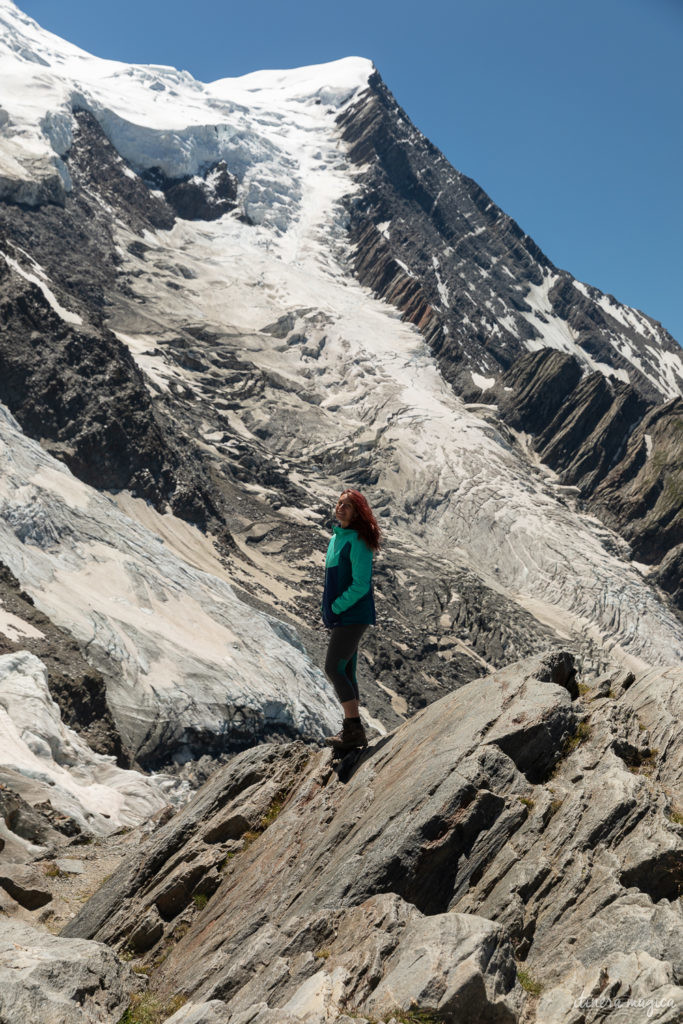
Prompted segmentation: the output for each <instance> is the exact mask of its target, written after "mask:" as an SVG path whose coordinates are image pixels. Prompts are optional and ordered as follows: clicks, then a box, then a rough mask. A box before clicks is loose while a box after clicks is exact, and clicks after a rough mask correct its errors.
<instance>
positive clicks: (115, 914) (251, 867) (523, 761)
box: [65, 654, 683, 1024]
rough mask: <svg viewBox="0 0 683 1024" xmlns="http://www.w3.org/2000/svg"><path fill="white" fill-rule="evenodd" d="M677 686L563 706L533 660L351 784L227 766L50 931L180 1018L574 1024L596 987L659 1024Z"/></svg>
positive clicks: (338, 775)
mask: <svg viewBox="0 0 683 1024" xmlns="http://www.w3.org/2000/svg"><path fill="white" fill-rule="evenodd" d="M680 678H681V675H680V671H679V670H668V671H667V672H661V671H660V672H659V674H658V675H657V678H656V681H655V680H654V677H652V678H651V677H649V676H643V677H642V678H639V679H636V680H635V681H633V676H626V675H624V674H623V673H622V674H621V675H619V676H617V675H614V676H612V677H608V678H606V679H601V680H594V681H593V682H592V683H591V684H590V686H587V685H586V684H585V683H584V682H582V683H581V686H580V689H581V694H580V695H579V697H578V698H575V699H574V700H572V696H571V693H570V691H572V692H574V693H577V690H578V688H577V682H576V679H575V666H574V664H573V660H572V658H571V657H570V656H568V655H566V654H565V655H561V656H555V657H554V658H542V659H538V658H537V659H532V660H530V661H527V662H522V663H519V664H517V665H515V666H510V667H508V668H507V669H503V670H501V671H499V672H496V673H495V674H494V675H493V676H489V677H487V678H485V679H481V680H477V681H474V682H472V683H470V684H468V685H467V686H465V687H462V688H461V689H460V690H458V691H456V692H455V693H453V694H451V695H450V696H448V697H446V698H444V699H443V700H441V701H439V702H437V703H436V704H433V705H431V706H430V707H429V708H426V709H424V710H423V711H421V712H419V713H418V714H417V715H415V716H414V717H413V719H412V720H410V721H409V722H406V723H405V724H404V725H403V726H401V728H400V729H398V730H397V731H396V732H395V733H393V734H392V735H391V736H389V737H387V738H386V739H383V740H381V741H379V742H378V743H377V744H376V745H375V746H374V748H371V749H370V750H369V751H367V752H366V753H364V754H363V755H362V756H361V757H360V760H359V761H358V763H357V764H356V765H353V764H348V765H346V764H345V763H342V764H341V766H338V767H337V769H336V770H335V768H334V766H333V765H332V764H331V762H330V759H329V754H327V753H313V754H312V756H310V758H309V760H308V761H307V762H306V763H304V762H303V760H302V759H303V758H305V756H306V754H305V751H304V749H303V748H302V747H301V746H293V747H284V748H282V747H281V748H262V750H261V751H259V750H252V751H249V752H245V753H244V754H241V755H239V756H238V757H236V758H235V759H234V760H233V761H232V762H231V763H230V764H229V765H227V766H226V767H225V768H223V769H221V770H220V772H219V773H217V775H216V776H214V778H213V779H211V780H209V782H207V783H206V784H205V786H204V788H203V789H202V791H201V792H200V793H199V794H198V796H197V797H196V799H195V802H194V803H193V804H191V805H190V806H188V808H186V809H185V810H184V811H182V812H181V813H180V814H179V815H178V816H177V818H176V819H174V820H173V821H172V822H170V823H169V824H168V825H166V826H164V827H163V828H162V829H161V830H160V831H159V832H158V833H156V834H155V836H154V837H152V838H151V839H150V840H149V841H148V842H147V844H146V845H145V846H144V847H143V848H142V850H141V851H140V853H139V855H136V857H135V858H134V859H133V858H131V859H130V860H129V861H128V862H127V863H124V864H123V865H122V867H121V868H120V869H119V870H118V871H117V872H116V873H115V874H114V875H113V876H112V878H111V879H110V880H109V881H108V882H107V883H106V884H105V886H104V887H103V889H102V890H101V891H100V893H98V894H97V896H96V897H95V898H94V899H93V900H92V901H91V902H90V904H88V905H86V907H85V908H84V909H83V911H82V912H81V914H80V915H79V916H78V917H77V918H76V919H75V920H74V921H73V922H72V923H71V924H70V925H69V926H68V927H67V929H66V931H65V934H66V935H69V936H83V937H95V938H97V939H99V940H105V941H108V942H111V943H114V944H115V945H118V946H119V947H123V946H125V945H128V946H129V947H130V948H133V949H136V951H137V953H138V955H142V956H144V959H145V962H146V963H148V964H149V965H151V967H152V982H151V984H152V989H153V990H154V991H156V992H158V994H159V995H160V997H161V998H168V997H170V996H171V995H173V994H178V993H180V994H182V995H183V996H185V997H187V998H188V1001H189V1002H188V1005H187V1007H186V1008H185V1010H184V1011H180V1015H179V1017H178V1020H179V1021H180V1020H182V1019H183V1016H182V1014H183V1012H184V1013H185V1014H190V1013H196V1014H197V1019H198V1020H201V1019H202V1017H201V1014H202V1013H206V1014H207V1017H206V1019H207V1021H208V1020H211V1019H212V1017H211V1016H210V1015H209V1014H213V1015H214V1016H216V1019H217V1020H225V1021H226V1022H230V1024H237V1022H243V1021H244V1022H246V1021H252V1020H253V1021H256V1020H259V1021H263V1022H264V1024H265V1022H266V1021H270V1020H271V1019H272V1020H275V1016H274V1014H280V1015H281V1016H280V1017H279V1018H278V1019H280V1020H289V1017H291V1018H292V1019H293V1020H297V1019H299V1020H301V1019H304V1018H305V1019H306V1020H309V1021H313V1020H315V1021H319V1020H320V1021H322V1020H328V1019H334V1015H335V1013H337V1014H341V1013H342V1012H343V1011H344V1009H349V1010H353V1012H354V1013H359V1014H360V1015H361V1017H364V1018H366V1019H368V1018H372V1019H378V1018H381V1019H388V1018H389V1016H390V1014H391V1011H392V1009H393V1010H396V1009H398V1008H401V1007H402V1008H403V1009H404V1010H406V1009H407V1008H408V1007H410V1006H411V1005H417V1006H419V1007H420V1008H421V1009H422V1010H424V1011H430V1012H434V1013H437V1012H440V1013H442V1014H443V1015H444V1019H447V1020H450V1019H454V1020H455V1019H458V1020H460V1019H467V1020H472V1021H474V1020H477V1019H479V1020H482V1019H491V1020H501V1021H508V1020H509V1021H515V1020H517V1019H519V1016H520V1014H521V1013H522V1012H524V1013H525V1014H526V1019H537V1020H539V1021H543V1024H545V1022H546V1020H548V1019H553V1020H557V1021H558V1022H559V1021H564V1022H566V1024H569V1022H570V1021H573V1020H574V1019H575V1018H574V1017H573V1016H572V1014H574V1013H575V1011H574V1009H573V1003H574V1000H578V999H580V998H581V997H586V995H587V993H589V992H590V991H592V988H593V987H594V986H595V985H596V984H598V978H599V975H600V972H601V970H603V968H604V970H605V971H606V972H607V976H608V983H609V986H610V990H611V992H612V996H613V997H614V998H616V997H617V995H624V994H627V993H629V992H631V993H632V994H633V996H634V997H636V996H637V997H638V998H654V997H655V996H656V997H660V996H661V997H663V998H665V1000H666V999H668V998H669V997H670V998H671V999H673V1003H672V1005H673V1006H675V1008H676V1011H678V1009H679V1008H680V1007H681V1006H683V989H681V988H680V987H677V983H678V979H679V978H680V970H681V964H680V963H679V956H680V949H679V945H678V941H677V935H678V934H679V931H680V927H681V924H682V921H681V908H680V903H679V902H678V900H677V897H678V894H679V891H680V885H681V881H682V878H681V872H680V864H681V858H680V851H681V835H682V832H683V830H682V829H681V826H680V825H679V824H677V823H676V816H675V805H674V804H673V803H672V797H671V796H669V795H668V791H669V790H670V786H671V785H672V784H674V783H675V780H676V779H677V778H678V774H679V773H680V770H681V766H680V763H679V762H680V752H676V749H677V748H676V743H675V741H674V740H673V728H674V727H673V722H674V720H675V715H676V714H677V713H678V711H677V702H680V696H679V694H680ZM653 686H654V689H653ZM649 692H653V693H656V694H657V696H656V697H650V696H647V694H648V693H649ZM665 708H666V713H664V709H665ZM650 723H652V724H653V725H655V728H656V730H657V735H656V737H655V736H654V735H653V734H651V733H650ZM655 741H656V742H657V743H661V744H662V746H661V747H660V748H657V749H656V748H655ZM274 798H277V799H278V806H275V807H274V806H273V799H274ZM269 801H270V803H269ZM280 802H282V805H281V806H280ZM268 808H270V811H269V810H268ZM264 810H265V813H264ZM238 836H239V837H240V838H237V837H238ZM209 860H211V865H212V866H210V865H209ZM214 868H215V873H212V872H213V871H214ZM206 878H211V879H214V881H212V882H211V884H210V886H209V888H208V889H205V890H202V891H201V892H200V889H201V885H202V884H203V883H202V879H206ZM195 889H196V896H197V897H199V896H201V895H206V899H199V898H197V899H194V898H193V892H195ZM155 922H156V924H155ZM615 922H616V924H615ZM143 950H144V953H143ZM646 962H647V963H650V964H651V965H652V970H651V971H650V973H649V974H646V973H645V972H644V964H645V963H646ZM408 965H411V966H410V967H409V966H408ZM516 974H518V976H519V978H520V979H521V982H520V984H515V982H514V979H515V975H516ZM648 986H649V988H648ZM525 987H526V994H525ZM531 990H533V992H535V993H536V994H535V995H534V994H533V992H532V991H531ZM221 1003H222V1007H221V1006H220V1005H219V1004H221ZM522 1003H525V1007H526V1008H525V1009H524V1010H523V1011H522ZM200 1007H206V1008H205V1009H199V1008H200ZM534 1007H537V1014H538V1015H537V1016H536V1017H535V1016H534V1014H535V1012H536V1011H535V1010H534ZM541 1007H542V1008H541ZM219 1012H222V1013H223V1016H222V1017H221V1016H219ZM667 1012H668V1011H667ZM458 1013H462V1014H463V1016H462V1018H461V1017H459V1016H457V1014H458ZM468 1013H469V1014H470V1016H468V1015H467V1014H468ZM477 1014H478V1015H479V1016H478V1017H477ZM550 1014H552V1015H553V1016H552V1017H551V1016H549V1015H550ZM287 1015H289V1016H287ZM307 1015H308V1016H307ZM189 1019H193V1018H192V1017H189ZM593 1019H594V1017H592V1016H590V1015H587V1016H586V1020H587V1021H588V1020H591V1021H592V1020H593ZM661 1019H662V1020H671V1021H673V1020H674V1019H675V1018H674V1017H673V1016H671V1014H669V1016H668V1017H666V1016H662V1017H661Z"/></svg>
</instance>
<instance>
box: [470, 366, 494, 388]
mask: <svg viewBox="0 0 683 1024" xmlns="http://www.w3.org/2000/svg"><path fill="white" fill-rule="evenodd" d="M470 372H471V374H472V380H473V381H474V383H475V384H476V385H477V387H478V388H481V390H482V391H487V390H488V389H489V388H492V387H493V385H494V384H495V382H496V378H495V377H482V376H481V374H479V373H475V372H474V370H471V371H470Z"/></svg>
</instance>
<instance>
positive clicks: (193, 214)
mask: <svg viewBox="0 0 683 1024" xmlns="http://www.w3.org/2000/svg"><path fill="white" fill-rule="evenodd" d="M141 177H142V180H143V181H144V182H145V183H146V184H147V185H149V187H150V188H152V189H155V190H159V191H161V192H163V193H164V196H165V198H166V202H167V203H168V204H169V206H171V207H172V208H173V210H174V211H175V213H176V214H177V216H178V217H181V218H182V219H183V220H218V219H219V217H222V216H223V215H224V214H226V213H229V212H230V211H231V210H234V209H235V208H236V206H237V191H238V181H237V178H235V176H234V175H233V174H230V171H229V170H228V167H227V164H226V163H225V160H221V161H219V162H218V163H217V164H214V165H213V166H212V167H209V168H208V169H207V170H206V171H205V172H204V174H203V175H195V176H193V177H189V176H187V177H184V178H179V179H173V178H168V177H167V176H166V175H165V174H164V172H163V171H162V170H161V168H160V167H152V168H150V170H148V171H145V172H144V174H142V175H141Z"/></svg>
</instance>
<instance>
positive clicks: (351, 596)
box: [332, 538, 372, 615]
mask: <svg viewBox="0 0 683 1024" xmlns="http://www.w3.org/2000/svg"><path fill="white" fill-rule="evenodd" d="M351 574H352V581H351V586H350V587H347V588H346V590H345V591H344V592H343V593H342V594H340V595H339V597H337V598H336V599H335V600H334V601H333V602H332V611H333V612H334V614H335V615H341V614H342V612H345V611H347V610H348V609H349V608H350V607H351V606H352V605H354V604H355V603H356V601H360V599H361V597H365V595H366V594H367V593H368V592H369V590H370V582H371V580H372V551H371V550H370V548H369V547H368V546H367V544H366V543H365V541H362V540H361V539H360V538H358V540H357V541H355V542H354V543H353V544H352V545H351Z"/></svg>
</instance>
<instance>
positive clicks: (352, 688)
mask: <svg viewBox="0 0 683 1024" xmlns="http://www.w3.org/2000/svg"><path fill="white" fill-rule="evenodd" d="M367 628H368V627H367V624H366V623H364V622H358V623H354V624H353V625H352V626H334V628H333V629H332V633H331V634H330V642H329V645H328V648H327V657H326V658H325V674H326V676H327V678H328V679H329V680H330V682H331V683H332V685H333V686H334V688H335V690H336V692H337V696H338V697H339V700H340V702H341V703H342V704H345V703H346V701H347V700H359V695H358V682H357V680H356V661H357V659H358V644H359V643H360V638H361V637H362V635H363V633H364V632H365V630H366V629H367Z"/></svg>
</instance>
